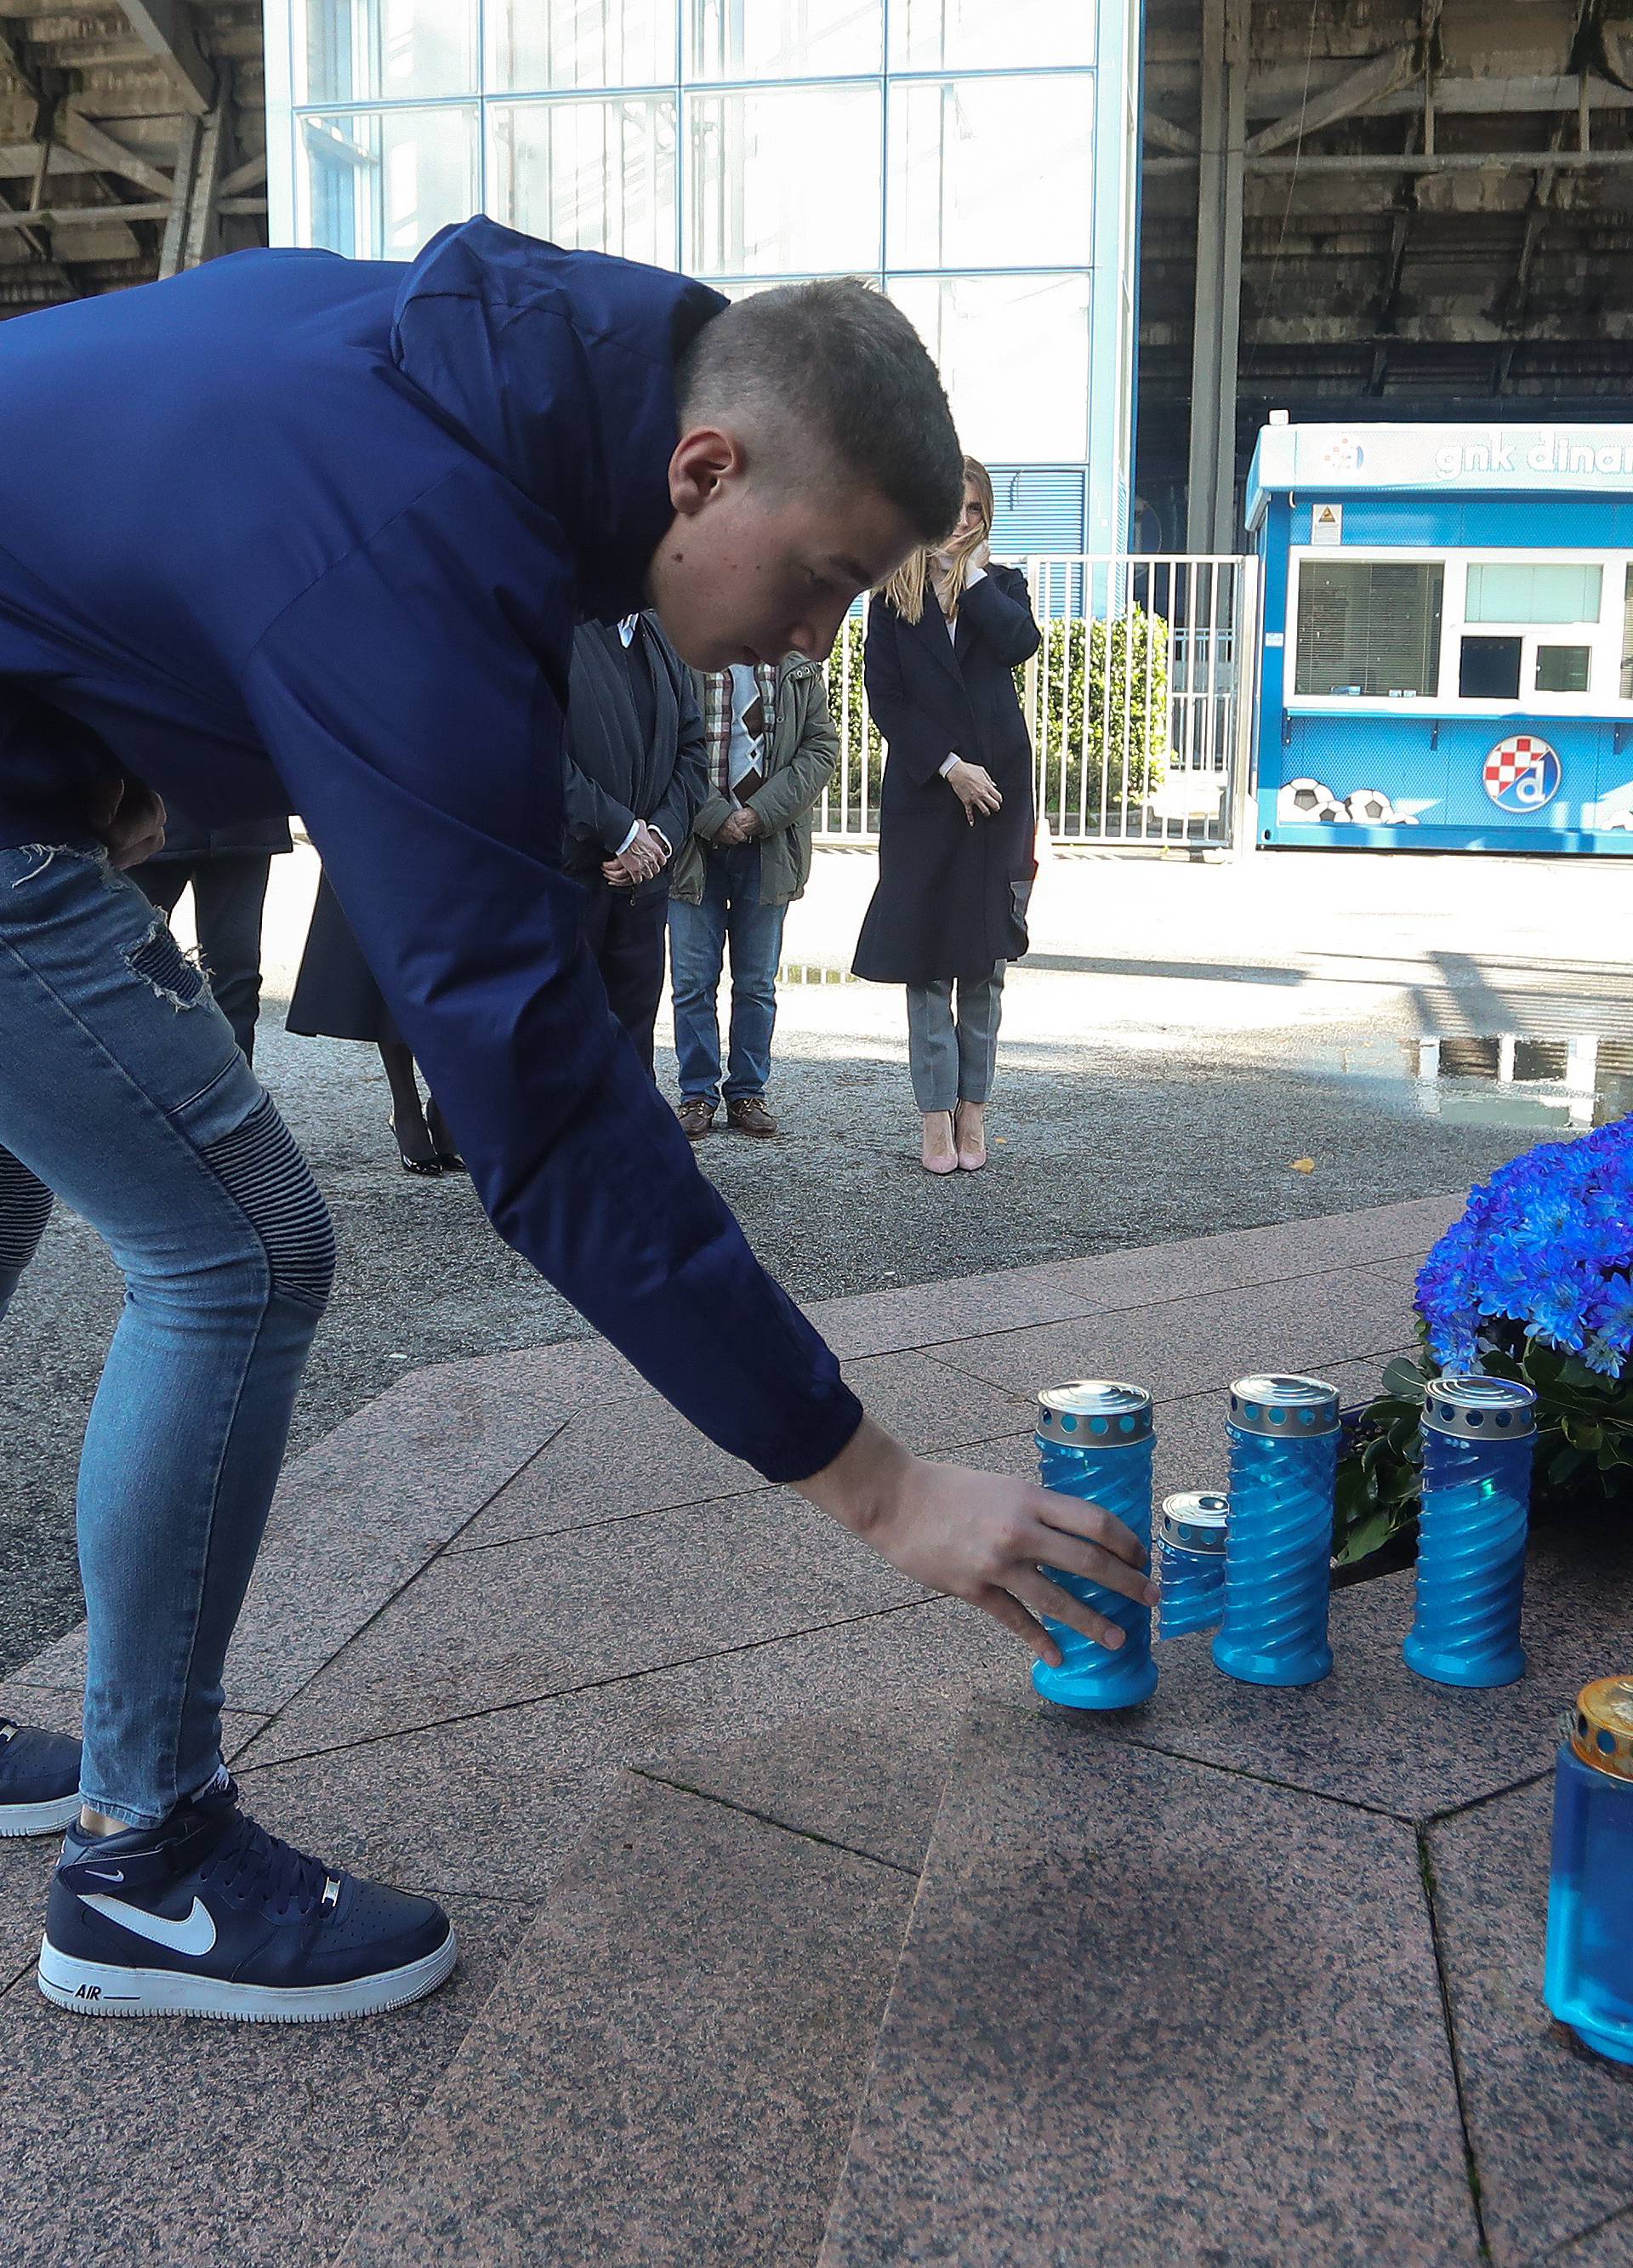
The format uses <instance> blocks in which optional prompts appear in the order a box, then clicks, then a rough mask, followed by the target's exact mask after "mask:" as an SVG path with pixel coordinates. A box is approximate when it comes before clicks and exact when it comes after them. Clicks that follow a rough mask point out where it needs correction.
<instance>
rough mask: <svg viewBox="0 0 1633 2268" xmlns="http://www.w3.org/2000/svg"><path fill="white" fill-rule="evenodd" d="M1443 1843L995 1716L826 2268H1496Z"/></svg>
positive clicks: (869, 2108)
mask: <svg viewBox="0 0 1633 2268" xmlns="http://www.w3.org/2000/svg"><path fill="white" fill-rule="evenodd" d="M1479 2257H1480V2247H1479V2237H1478V2231H1477V2228H1476V2224H1475V2213H1474V2208H1473V2202H1472V2198H1471V2197H1470V2193H1469V2190H1468V2185H1467V2178H1466V2174H1465V2169H1464V2159H1463V2146H1462V2131H1461V2127H1460V2122H1459V2117H1458V2107H1457V2099H1456V2092H1455V2087H1454V2083H1453V2071H1452V2064H1451V2056H1450V2051H1449V2049H1448V2046H1447V2042H1446V2037H1445V2028H1444V2024H1443V2021H1442V2017H1441V2009H1440V1998H1439V1991H1438V1980H1437V1974H1436V1968H1435V1958H1434V1949H1433V1943H1432V1937H1431V1929H1430V1923H1429V1916H1428V1911H1427V1908H1426V1905H1425V1902H1424V1897H1423V1884H1422V1881H1421V1878H1420V1875H1419V1872H1418V1860H1417V1847H1416V1837H1415V1836H1414V1834H1413V1832H1412V1830H1410V1829H1409V1828H1408V1827H1406V1826H1404V1825H1402V1824H1401V1823H1397V1822H1394V1821H1392V1820H1387V1819H1380V1818H1378V1817H1375V1816H1373V1815H1369V1814H1366V1813H1363V1812H1358V1811H1355V1810H1351V1809H1350V1808H1345V1807H1342V1806H1339V1805H1335V1804H1329V1803H1324V1802H1322V1801H1320V1800H1317V1799H1314V1798H1312V1797H1309V1796H1306V1795H1302V1794H1299V1793H1296V1792H1294V1791H1292V1790H1291V1789H1286V1788H1281V1787H1273V1786H1265V1785H1263V1784H1262V1783H1257V1782H1254V1781H1250V1780H1247V1779H1245V1778H1240V1777H1239V1776H1237V1775H1234V1774H1230V1773H1225V1772H1219V1771H1210V1770H1208V1769H1206V1768H1203V1767H1199V1766H1195V1765H1192V1764H1185V1763H1181V1762H1176V1761H1174V1760H1173V1759H1170V1758H1166V1757H1159V1756H1151V1755H1148V1754H1143V1753H1141V1752H1139V1751H1136V1750H1134V1749H1121V1750H1119V1749H1116V1748H1114V1747H1113V1746H1111V1745H1110V1744H1107V1743H1100V1742H1096V1743H1092V1744H1089V1743H1085V1742H1080V1741H1078V1740H1076V1739H1075V1738H1074V1737H1073V1734H1072V1728H1071V1727H1068V1726H1065V1725H1063V1724H1062V1723H1060V1722H1058V1721H1055V1722H1046V1721H1042V1720H1040V1719H1037V1718H1035V1717H1033V1716H1030V1715H1029V1714H1027V1713H1026V1712H1024V1711H1022V1710H1019V1709H1016V1708H1011V1707H1008V1706H1002V1705H982V1707H981V1708H979V1709H978V1710H977V1712H975V1715H974V1717H973V1718H972V1721H971V1725H970V1727H969V1729H968V1731H967V1734H966V1737H965V1739H964V1741H963V1742H962V1743H961V1744H960V1749H959V1751H958V1755H957V1757H956V1760H955V1763H954V1767H953V1773H952V1775H951V1778H950V1779H949V1782H948V1792H947V1797H946V1800H945V1803H944V1805H943V1808H942V1811H941V1814H940V1816H939V1818H938V1822H937V1825H936V1830H935V1836H934V1838H933V1841H932V1844H931V1853H930V1858H929V1860H928V1863H927V1865H926V1868H925V1872H924V1876H923V1883H922V1886H921V1889H920V1893H919V1896H918V1900H917V1903H916V1905H915V1908H914V1911H913V1918H912V1922H911V1926H910V1928H909V1931H908V1941H907V1946H906V1949H905V1951H904V1954H903V1956H902V1961H901V1968H900V1970H899V1971H898V1973H897V1977H896V1979H895V1983H894V1986H893V1989H892V1992H891V1998H890V2005H889V2008H888V2010H887V2013H886V2018H885V2021H884V2024H883V2027H882V2029H881V2032H880V2036H879V2051H878V2054H877V2056H876V2058H875V2062H874V2065H873V2068H872V2074H871V2077H870V2080H869V2085H868V2092H867V2095H866V2098H865V2100H864V2105H863V2108H862V2110H861V2111H860V2113H859V2115H858V2117H857V2126H856V2130H855V2132H854V2134H853V2136H852V2139H851V2146H850V2152H849V2154H848V2158H847V2162H846V2168H845V2172H844V2176H843V2178H842V2182H841V2184H840V2189H839V2193H838V2197H837V2199H836V2202H835V2209H834V2213H833V2217H832V2220H830V2223H829V2226H828V2233H827V2236H826V2239H825V2242H824V2244H823V2248H822V2251H821V2256H820V2258H821V2264H822V2268H883V2264H886V2263H890V2264H893V2268H894V2264H899V2263H901V2264H905V2263H919V2262H925V2263H928V2262H931V2261H938V2262H956V2263H957V2264H958V2268H998V2264H1002V2268H1041V2264H1042V2263H1045V2262H1048V2263H1061V2264H1064V2263H1067V2262H1070V2264H1072V2268H1093V2264H1097V2263H1102V2262H1103V2263H1106V2264H1108V2268H1109V2264H1113V2263H1114V2264H1116V2268H1171V2264H1173V2263H1175V2262H1197V2263H1201V2262H1208V2263H1212V2264H1219V2268H1225V2264H1229V2268H1237V2264H1241V2268H1247V2264H1253V2268H1272V2264H1275V2268H1282V2264H1294V2263H1298V2264H1303V2263H1305V2262H1316V2261H1319V2262H1320V2263H1322V2264H1323V2268H1379V2264H1380V2263H1386V2262H1387V2263H1390V2264H1394V2263H1396V2262H1400V2263H1403V2264H1404V2263H1410V2264H1412V2268H1452V2264H1457V2268H1474V2264H1475V2263H1476V2262H1477V2261H1478V2259H1479Z"/></svg>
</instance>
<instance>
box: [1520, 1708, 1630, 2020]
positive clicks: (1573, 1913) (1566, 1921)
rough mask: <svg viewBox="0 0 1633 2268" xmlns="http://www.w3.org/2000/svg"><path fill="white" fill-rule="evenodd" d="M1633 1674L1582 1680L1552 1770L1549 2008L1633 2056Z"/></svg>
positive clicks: (1546, 1990) (1545, 1992)
mask: <svg viewBox="0 0 1633 2268" xmlns="http://www.w3.org/2000/svg"><path fill="white" fill-rule="evenodd" d="M1629 1885H1633V1677H1600V1678H1596V1679H1595V1680H1594V1682H1593V1684H1592V1685H1589V1686H1587V1687H1585V1689H1584V1690H1583V1692H1582V1695H1581V1697H1580V1698H1579V1699H1578V1703H1577V1706H1576V1712H1575V1714H1574V1715H1573V1716H1572V1717H1571V1719H1570V1722H1569V1726H1568V1729H1567V1733H1566V1737H1565V1740H1564V1741H1563V1743H1562V1745H1561V1747H1560V1750H1559V1755H1558V1758H1557V1760H1556V1765H1555V1773H1554V1863H1553V1868H1552V1871H1551V1874H1550V1875H1549V1878H1548V1965H1547V1969H1546V1971H1545V1973H1544V1976H1543V1980H1542V1998H1543V1999H1544V2000H1545V2001H1546V2002H1547V2004H1548V2011H1549V2013H1550V2014H1552V2015H1556V2016H1557V2017H1558V2019H1559V2021H1560V2022H1561V2023H1562V2024H1569V2025H1570V2029H1571V2030H1572V2031H1573V2032H1574V2033H1575V2034H1576V2036H1577V2037H1578V2039H1579V2040H1582V2041H1585V2043H1586V2044H1587V2045H1588V2046H1589V2047H1591V2048H1596V2049H1597V2050H1598V2051H1599V2052H1600V2055H1603V2056H1609V2057H1610V2058H1612V2059H1613V2060H1614V2061H1615V2062H1616V2063H1628V2064H1633V1889H1630V1888H1629Z"/></svg>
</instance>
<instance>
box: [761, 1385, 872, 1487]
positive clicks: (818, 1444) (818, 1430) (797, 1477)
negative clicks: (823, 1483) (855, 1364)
mask: <svg viewBox="0 0 1633 2268" xmlns="http://www.w3.org/2000/svg"><path fill="white" fill-rule="evenodd" d="M862 1417H863V1410H862V1404H861V1403H859V1402H858V1401H857V1397H856V1395H854V1394H853V1393H852V1392H851V1391H850V1388H849V1387H848V1386H847V1385H846V1384H845V1382H844V1381H843V1380H842V1379H835V1380H834V1381H833V1382H832V1383H831V1384H827V1383H825V1384H823V1385H821V1386H820V1387H819V1388H818V1389H817V1391H816V1393H815V1394H814V1395H813V1397H812V1399H811V1400H810V1401H809V1402H808V1403H806V1405H805V1409H804V1410H803V1411H802V1412H801V1414H800V1418H799V1419H798V1422H797V1423H796V1424H794V1425H788V1426H785V1427H784V1428H783V1430H782V1431H781V1432H779V1433H778V1434H777V1436H776V1440H775V1442H768V1443H767V1444H766V1445H765V1447H763V1448H762V1449H760V1450H757V1451H755V1452H754V1453H752V1454H750V1456H749V1459H748V1462H749V1463H750V1464H752V1465H753V1466H754V1469H755V1470H756V1471H757V1472H759V1473H762V1474H763V1475H764V1476H765V1477H766V1479H767V1480H769V1481H775V1482H776V1483H777V1484H779V1485H785V1484H788V1483H790V1482H793V1481H808V1480H810V1479H811V1477H812V1476H813V1474H816V1473H820V1472H822V1471H823V1470H825V1469H826V1468H827V1467H828V1466H829V1465H831V1464H832V1463H833V1462H834V1460H835V1457H836V1456H838V1454H840V1452H841V1450H842V1449H844V1448H847V1447H849V1446H850V1442H851V1440H853V1438H854V1437H855V1434H856V1431H857V1427H858V1426H859V1425H861V1423H862Z"/></svg>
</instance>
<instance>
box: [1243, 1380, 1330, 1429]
mask: <svg viewBox="0 0 1633 2268" xmlns="http://www.w3.org/2000/svg"><path fill="white" fill-rule="evenodd" d="M1231 1423H1232V1425H1234V1426H1235V1427H1236V1428H1237V1430H1238V1432H1242V1433H1266V1434H1269V1435H1270V1436H1271V1437H1272V1438H1273V1439H1274V1440H1278V1441H1283V1440H1306V1441H1307V1440H1313V1438H1314V1437H1315V1436H1316V1435H1318V1434H1321V1433H1335V1432H1337V1431H1338V1388H1336V1387H1335V1386H1329V1385H1328V1383H1327V1381H1326V1380H1325V1379H1324V1378H1276V1377H1265V1376H1260V1377H1254V1378H1239V1379H1238V1380H1237V1381H1236V1383H1235V1385H1234V1386H1233V1387H1232V1388H1231Z"/></svg>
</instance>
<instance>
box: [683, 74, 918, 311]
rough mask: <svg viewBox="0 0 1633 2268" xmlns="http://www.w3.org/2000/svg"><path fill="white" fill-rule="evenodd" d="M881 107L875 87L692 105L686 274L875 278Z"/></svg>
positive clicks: (724, 97) (777, 92) (774, 91)
mask: <svg viewBox="0 0 1633 2268" xmlns="http://www.w3.org/2000/svg"><path fill="white" fill-rule="evenodd" d="M687 131H688V136H689V154H690V160H691V193H690V208H691V210H690V211H689V213H688V226H687V239H688V240H687V255H686V265H687V266H688V268H690V269H692V270H693V272H694V273H695V274H697V275H703V276H776V275H787V274H795V275H798V274H801V273H805V274H820V275H849V274H851V273H852V272H854V271H855V270H857V269H875V268H877V266H878V264H879V189H880V182H879V91H878V89H877V88H876V87H871V86H870V87H788V88H770V89H767V90H765V91H763V92H753V93H746V94H697V95H692V96H690V97H688V112H687Z"/></svg>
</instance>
